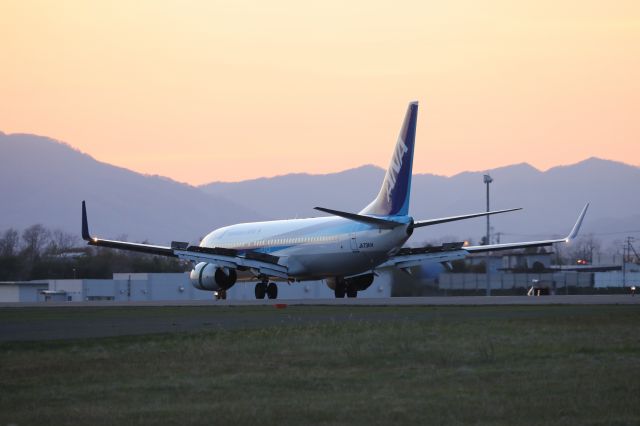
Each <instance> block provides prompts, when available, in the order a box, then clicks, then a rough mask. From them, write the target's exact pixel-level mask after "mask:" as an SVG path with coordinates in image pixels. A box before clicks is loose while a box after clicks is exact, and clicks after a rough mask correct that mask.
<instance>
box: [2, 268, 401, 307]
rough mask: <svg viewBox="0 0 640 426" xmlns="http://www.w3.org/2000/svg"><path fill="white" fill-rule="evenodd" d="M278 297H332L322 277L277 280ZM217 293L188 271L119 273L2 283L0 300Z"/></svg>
mask: <svg viewBox="0 0 640 426" xmlns="http://www.w3.org/2000/svg"><path fill="white" fill-rule="evenodd" d="M277 284H278V299H283V300H286V299H324V298H333V297H334V294H333V290H331V289H329V288H328V287H327V286H326V284H325V283H324V282H323V281H310V282H302V283H298V282H296V283H291V284H288V283H277ZM254 288H255V283H252V282H247V283H244V282H238V283H236V284H235V285H234V286H233V287H231V289H229V290H228V291H227V299H232V300H252V299H255V294H254ZM390 296H391V280H389V279H388V277H387V276H386V274H381V276H379V277H377V278H376V280H375V281H374V283H373V284H371V286H370V287H369V288H368V289H367V290H365V291H361V292H358V297H364V298H374V297H390ZM214 298H215V293H214V292H211V291H203V290H198V289H196V288H194V287H193V286H192V285H191V281H190V280H189V274H188V273H131V274H129V273H118V274H113V279H76V280H45V281H27V282H10V283H0V302H46V301H58V302H59V301H69V302H80V301H99V300H114V301H157V300H167V301H169V300H172V301H180V300H210V299H214Z"/></svg>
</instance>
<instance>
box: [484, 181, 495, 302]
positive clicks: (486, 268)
mask: <svg viewBox="0 0 640 426" xmlns="http://www.w3.org/2000/svg"><path fill="white" fill-rule="evenodd" d="M483 180H484V183H485V185H487V212H489V184H490V183H491V182H493V179H492V178H491V176H489V175H484V178H483ZM489 226H490V225H489V215H487V235H486V236H485V240H484V243H485V245H489V244H490V241H491V240H490V238H491V235H490V227H489ZM484 269H485V273H486V275H487V296H491V282H490V275H489V252H487V257H486V259H485V261H484Z"/></svg>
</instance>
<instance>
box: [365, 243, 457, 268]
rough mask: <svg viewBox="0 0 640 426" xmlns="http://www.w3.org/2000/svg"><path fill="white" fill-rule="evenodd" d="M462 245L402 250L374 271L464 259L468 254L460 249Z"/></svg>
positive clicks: (451, 244)
mask: <svg viewBox="0 0 640 426" xmlns="http://www.w3.org/2000/svg"><path fill="white" fill-rule="evenodd" d="M463 244H464V243H447V244H443V245H441V246H438V247H422V248H403V249H400V251H398V253H396V254H395V255H393V256H392V257H390V258H389V259H388V260H387V261H386V262H384V263H382V264H380V265H378V266H376V267H375V269H384V268H391V267H394V268H400V269H405V268H412V267H414V266H418V265H420V264H421V263H423V262H439V263H442V262H451V261H453V260H458V259H464V258H465V257H466V256H467V254H468V253H467V251H466V250H464V249H463V248H462V245H463Z"/></svg>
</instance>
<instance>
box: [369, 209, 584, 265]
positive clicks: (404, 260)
mask: <svg viewBox="0 0 640 426" xmlns="http://www.w3.org/2000/svg"><path fill="white" fill-rule="evenodd" d="M588 208H589V203H587V204H586V205H585V206H584V208H583V209H582V212H581V213H580V215H579V216H578V220H577V221H576V223H575V225H574V226H573V229H572V230H571V232H570V233H569V235H567V236H566V237H564V238H559V239H552V240H541V241H526V242H520V243H505V244H490V245H485V246H467V247H464V246H463V243H448V244H443V245H442V246H439V247H423V248H418V249H410V248H403V249H401V250H400V251H399V252H398V253H396V254H395V255H393V256H392V257H390V258H389V259H388V260H387V261H386V262H384V263H382V264H380V265H378V266H377V267H376V268H375V269H384V268H390V267H395V268H400V269H405V268H411V267H414V266H418V265H420V264H421V263H423V262H440V263H441V262H451V261H453V260H458V259H464V258H465V257H466V256H467V255H468V254H470V253H480V252H486V251H494V250H511V249H519V248H526V247H542V246H550V245H552V244H555V243H568V242H570V241H571V240H573V239H574V238H575V237H576V236H577V235H578V232H579V231H580V226H581V225H582V220H583V219H584V216H585V214H586V213H587V209H588Z"/></svg>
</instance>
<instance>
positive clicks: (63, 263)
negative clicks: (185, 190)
mask: <svg viewBox="0 0 640 426" xmlns="http://www.w3.org/2000/svg"><path fill="white" fill-rule="evenodd" d="M122 239H126V237H123V238H122ZM190 269H191V265H190V264H189V263H185V262H181V261H179V260H178V259H175V258H169V257H161V256H152V255H148V254H144V253H135V252H125V251H121V250H113V249H106V248H101V247H91V246H87V245H86V244H85V243H84V241H82V240H81V239H80V238H79V237H78V236H76V235H74V234H71V233H68V232H65V231H62V230H60V229H53V230H51V229H48V228H46V227H44V226H43V225H40V224H36V225H32V226H30V227H28V228H26V229H24V230H23V231H22V232H20V231H18V230H16V229H13V228H10V229H7V230H5V231H4V232H2V233H1V234H0V281H29V280H38V279H49V278H51V279H72V278H111V277H112V276H113V273H114V272H125V273H126V272H131V273H134V272H183V271H188V270H190Z"/></svg>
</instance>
